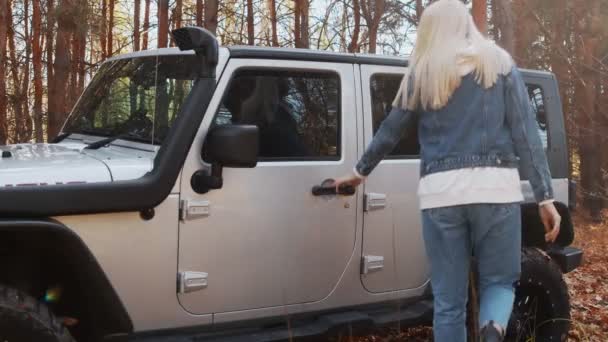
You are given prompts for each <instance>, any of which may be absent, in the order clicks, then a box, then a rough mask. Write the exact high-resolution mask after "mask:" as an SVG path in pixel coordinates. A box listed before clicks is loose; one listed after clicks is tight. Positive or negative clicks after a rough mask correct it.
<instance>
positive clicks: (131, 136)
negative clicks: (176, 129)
mask: <svg viewBox="0 0 608 342" xmlns="http://www.w3.org/2000/svg"><path fill="white" fill-rule="evenodd" d="M118 139H129V140H134V141H138V142H144V143H147V142H148V139H145V138H142V137H140V136H138V135H136V134H133V133H126V134H120V135H115V136H113V137H108V138H105V139H101V140H97V141H95V142H92V143H90V144H88V145H87V146H86V147H85V149H87V150H97V149H99V148H101V147H104V146H106V145H108V144H109V143H111V142H113V141H114V140H118ZM152 143H158V144H160V143H161V141H160V139H154V141H153V142H152Z"/></svg>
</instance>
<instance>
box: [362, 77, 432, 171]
mask: <svg viewBox="0 0 608 342" xmlns="http://www.w3.org/2000/svg"><path fill="white" fill-rule="evenodd" d="M402 79H403V75H397V74H375V75H372V78H371V82H370V84H371V89H370V91H371V99H372V101H371V102H372V121H373V129H374V134H376V132H377V131H378V128H380V124H381V123H382V121H383V120H384V119H385V118H386V116H387V115H388V114H389V112H390V111H391V107H392V103H393V100H394V99H395V96H396V95H397V91H399V86H400V85H401V80H402ZM419 154H420V145H419V143H418V130H417V128H416V127H415V125H411V127H410V128H409V129H408V131H407V132H404V133H403V138H401V141H400V142H399V144H398V145H397V147H395V149H394V150H393V151H392V152H391V153H390V154H389V156H388V158H389V159H406V158H417V157H418V155H419Z"/></svg>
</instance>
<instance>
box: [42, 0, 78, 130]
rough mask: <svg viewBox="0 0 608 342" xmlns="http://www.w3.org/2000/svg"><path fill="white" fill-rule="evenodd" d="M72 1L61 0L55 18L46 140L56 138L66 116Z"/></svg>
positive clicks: (72, 24)
mask: <svg viewBox="0 0 608 342" xmlns="http://www.w3.org/2000/svg"><path fill="white" fill-rule="evenodd" d="M72 1H74V0H61V1H60V2H59V4H58V7H59V8H60V9H61V11H60V13H61V14H60V15H59V16H58V17H57V24H58V25H57V41H56V44H55V63H54V64H55V70H54V80H53V85H52V87H50V89H49V98H53V99H55V100H54V103H53V107H51V106H50V103H49V118H48V131H47V134H48V140H52V139H53V138H55V137H56V136H57V134H58V133H59V130H60V129H61V125H62V124H63V121H64V120H65V118H66V116H67V106H66V100H67V98H66V93H67V88H66V86H67V84H68V77H69V73H70V51H69V47H70V28H71V27H74V23H73V20H74V18H73V17H72V15H71V14H70V13H69V12H71V10H72V9H73V7H74V4H73V2H72Z"/></svg>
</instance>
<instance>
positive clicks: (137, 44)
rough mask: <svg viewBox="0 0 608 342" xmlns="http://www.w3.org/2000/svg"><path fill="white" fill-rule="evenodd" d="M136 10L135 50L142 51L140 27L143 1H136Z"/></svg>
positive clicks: (134, 19)
mask: <svg viewBox="0 0 608 342" xmlns="http://www.w3.org/2000/svg"><path fill="white" fill-rule="evenodd" d="M134 5H135V9H134V13H133V50H134V51H139V50H141V45H140V38H141V32H140V30H139V25H140V21H141V20H140V13H141V0H135V2H134Z"/></svg>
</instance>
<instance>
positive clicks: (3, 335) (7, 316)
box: [0, 286, 75, 342]
mask: <svg viewBox="0 0 608 342" xmlns="http://www.w3.org/2000/svg"><path fill="white" fill-rule="evenodd" d="M0 341H2V342H34V341H35V342H75V341H74V339H73V338H72V336H71V335H70V332H69V331H68V329H66V328H65V327H64V326H63V324H61V323H60V322H59V321H58V320H57V319H56V318H55V316H54V315H53V313H52V312H51V311H50V310H49V308H48V307H47V306H46V305H44V304H42V303H40V302H39V301H37V300H36V299H34V298H32V297H30V296H28V295H26V294H24V293H22V292H19V291H17V290H15V289H12V288H9V287H4V286H0Z"/></svg>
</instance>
